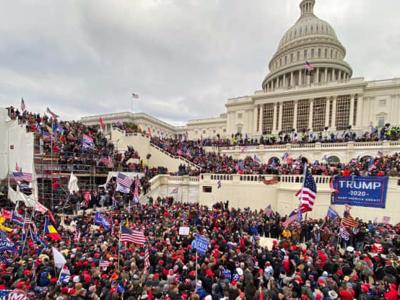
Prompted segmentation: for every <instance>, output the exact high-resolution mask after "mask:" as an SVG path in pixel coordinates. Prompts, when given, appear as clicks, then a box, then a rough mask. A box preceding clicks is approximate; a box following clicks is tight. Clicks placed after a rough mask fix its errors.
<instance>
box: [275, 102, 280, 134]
mask: <svg viewBox="0 0 400 300" xmlns="http://www.w3.org/2000/svg"><path fill="white" fill-rule="evenodd" d="M279 107H280V103H279V102H278V103H276V128H275V129H276V130H277V129H278V127H279V112H280V109H279Z"/></svg>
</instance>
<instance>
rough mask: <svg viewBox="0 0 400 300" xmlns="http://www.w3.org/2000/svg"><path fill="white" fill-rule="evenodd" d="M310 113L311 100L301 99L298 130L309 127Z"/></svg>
mask: <svg viewBox="0 0 400 300" xmlns="http://www.w3.org/2000/svg"><path fill="white" fill-rule="evenodd" d="M309 114H310V101H309V100H308V99H306V100H299V102H298V103H297V124H296V125H297V131H301V130H303V129H307V128H308V116H309Z"/></svg>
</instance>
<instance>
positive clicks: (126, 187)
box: [117, 173, 133, 194]
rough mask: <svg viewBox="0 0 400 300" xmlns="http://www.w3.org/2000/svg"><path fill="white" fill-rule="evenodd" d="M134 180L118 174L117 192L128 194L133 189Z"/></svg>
mask: <svg viewBox="0 0 400 300" xmlns="http://www.w3.org/2000/svg"><path fill="white" fill-rule="evenodd" d="M132 183H133V180H132V179H131V178H130V177H129V176H127V175H124V174H122V173H118V175H117V191H118V192H121V193H124V194H128V193H129V191H130V188H131V185H132Z"/></svg>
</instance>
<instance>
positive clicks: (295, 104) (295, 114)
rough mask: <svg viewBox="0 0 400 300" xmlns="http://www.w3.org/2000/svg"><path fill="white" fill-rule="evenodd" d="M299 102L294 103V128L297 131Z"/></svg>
mask: <svg viewBox="0 0 400 300" xmlns="http://www.w3.org/2000/svg"><path fill="white" fill-rule="evenodd" d="M298 102H299V101H298V100H295V101H294V112H293V128H294V129H296V130H297V105H298Z"/></svg>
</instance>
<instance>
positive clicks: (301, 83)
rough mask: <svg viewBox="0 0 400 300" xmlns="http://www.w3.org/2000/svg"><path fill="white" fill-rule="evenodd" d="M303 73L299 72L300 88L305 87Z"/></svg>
mask: <svg viewBox="0 0 400 300" xmlns="http://www.w3.org/2000/svg"><path fill="white" fill-rule="evenodd" d="M302 73H303V71H302V70H299V86H302V85H303V76H302Z"/></svg>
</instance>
